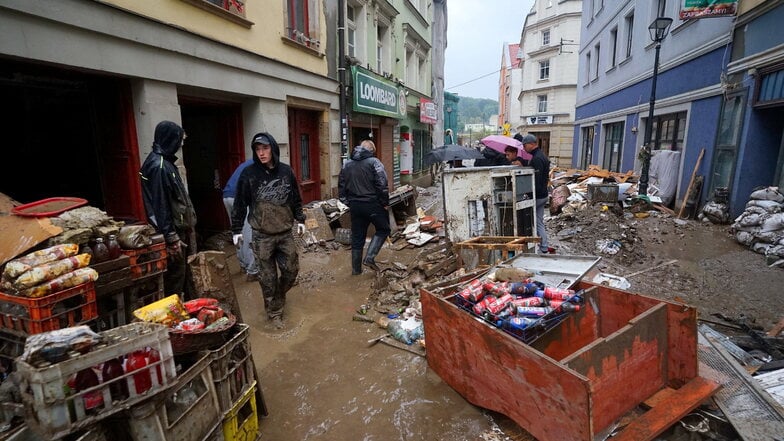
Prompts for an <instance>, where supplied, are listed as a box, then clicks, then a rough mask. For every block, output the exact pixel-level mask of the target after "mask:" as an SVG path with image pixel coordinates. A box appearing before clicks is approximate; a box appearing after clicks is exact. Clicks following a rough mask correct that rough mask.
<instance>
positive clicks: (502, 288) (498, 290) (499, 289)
mask: <svg viewBox="0 0 784 441" xmlns="http://www.w3.org/2000/svg"><path fill="white" fill-rule="evenodd" d="M482 287H483V288H484V289H485V291H487V292H489V293H490V294H492V295H494V296H496V297H500V296H503V295H505V294H509V290H510V288H511V284H510V283H509V282H495V283H485V284H484V285H482Z"/></svg>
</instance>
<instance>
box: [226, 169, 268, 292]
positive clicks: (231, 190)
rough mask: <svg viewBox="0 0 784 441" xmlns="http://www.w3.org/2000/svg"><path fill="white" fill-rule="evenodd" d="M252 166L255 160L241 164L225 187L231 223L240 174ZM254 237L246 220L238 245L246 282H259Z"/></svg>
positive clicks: (227, 209)
mask: <svg viewBox="0 0 784 441" xmlns="http://www.w3.org/2000/svg"><path fill="white" fill-rule="evenodd" d="M254 156H255V155H254ZM252 164H253V158H251V159H248V160H246V161H245V162H243V163H242V164H240V165H239V166H238V167H237V168H236V169H235V170H234V173H232V174H231V177H229V180H228V181H227V182H226V186H225V187H223V205H224V207H226V213H228V216H229V222H231V216H232V212H233V211H234V196H236V194H237V182H238V181H239V180H240V174H241V173H242V171H243V170H245V167H248V166H249V165H252ZM252 237H253V236H252V235H251V228H250V224H249V223H248V220H247V219H246V220H245V223H244V224H243V225H242V240H241V241H240V243H239V245H237V260H239V261H240V267H241V268H242V271H243V272H245V275H246V276H245V280H246V281H248V282H254V281H258V280H259V269H258V268H257V267H256V258H255V257H254V256H253V251H252V250H251V249H250V245H251V243H253V239H252Z"/></svg>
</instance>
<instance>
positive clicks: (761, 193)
mask: <svg viewBox="0 0 784 441" xmlns="http://www.w3.org/2000/svg"><path fill="white" fill-rule="evenodd" d="M750 197H751V199H759V200H768V201H775V202H779V203H781V202H784V194H781V192H780V191H779V188H778V187H765V188H761V189H759V190H756V191H754V192H752V193H751V196H750Z"/></svg>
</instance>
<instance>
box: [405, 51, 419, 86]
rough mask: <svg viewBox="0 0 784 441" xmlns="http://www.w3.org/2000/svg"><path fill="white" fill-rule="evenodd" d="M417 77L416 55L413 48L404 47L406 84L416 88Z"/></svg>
mask: <svg viewBox="0 0 784 441" xmlns="http://www.w3.org/2000/svg"><path fill="white" fill-rule="evenodd" d="M417 78H419V75H418V72H417V61H416V55H415V53H414V51H413V49H408V48H406V85H407V86H408V87H412V88H416V86H417V84H416V81H417Z"/></svg>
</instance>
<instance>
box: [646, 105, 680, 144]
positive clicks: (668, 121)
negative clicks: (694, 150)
mask: <svg viewBox="0 0 784 441" xmlns="http://www.w3.org/2000/svg"><path fill="white" fill-rule="evenodd" d="M651 133H652V134H653V137H652V138H653V150H675V151H679V150H683V138H684V136H685V134H686V112H678V113H669V114H667V115H657V116H654V117H653V131H652V132H651Z"/></svg>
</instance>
